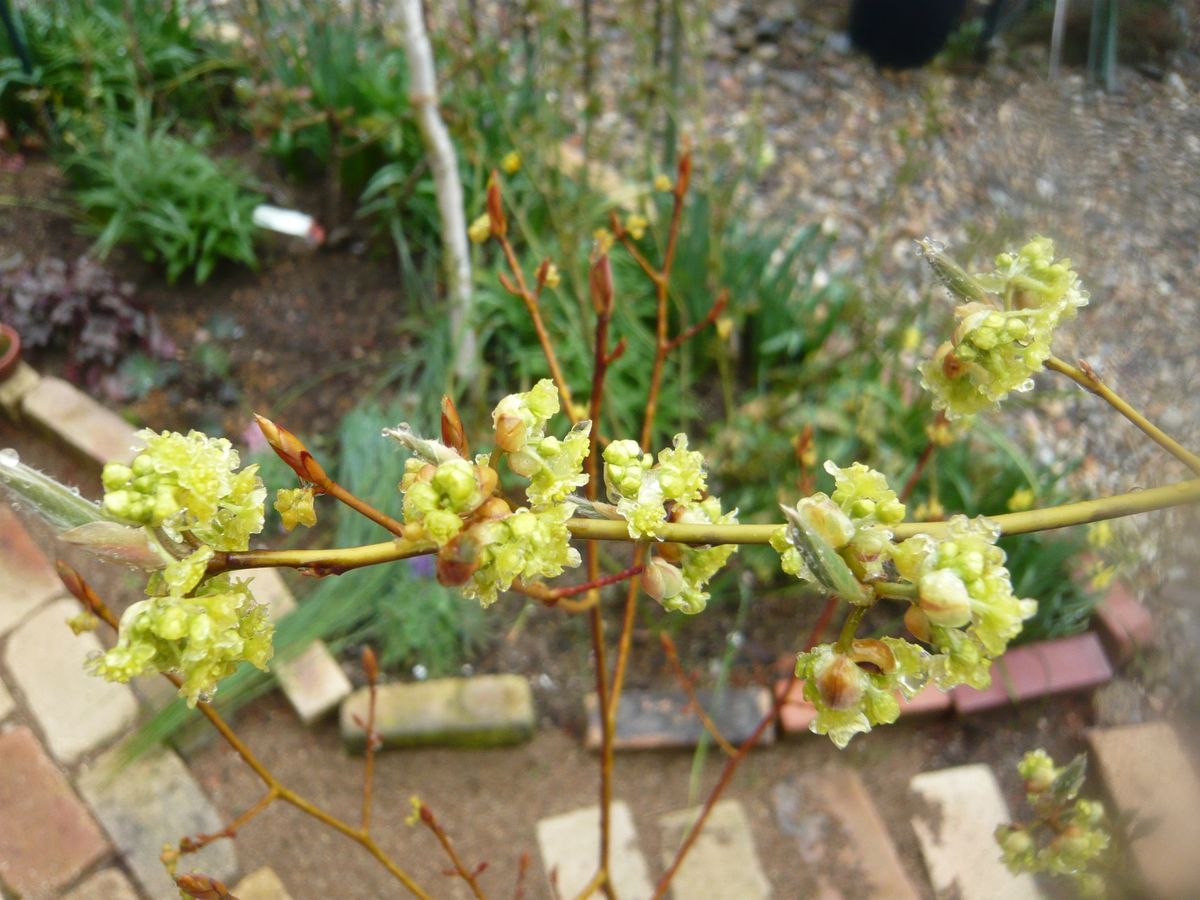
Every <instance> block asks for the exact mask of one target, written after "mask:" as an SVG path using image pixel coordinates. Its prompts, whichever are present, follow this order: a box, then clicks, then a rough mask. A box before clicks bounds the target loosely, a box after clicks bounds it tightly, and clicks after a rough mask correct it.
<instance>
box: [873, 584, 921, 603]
mask: <svg viewBox="0 0 1200 900" xmlns="http://www.w3.org/2000/svg"><path fill="white" fill-rule="evenodd" d="M871 588H872V589H873V590H874V591H875V593H876V594H878V595H879V596H880V597H884V598H886V599H888V600H916V599H917V586H916V585H915V584H903V583H901V582H897V581H876V582H873V583H872V584H871Z"/></svg>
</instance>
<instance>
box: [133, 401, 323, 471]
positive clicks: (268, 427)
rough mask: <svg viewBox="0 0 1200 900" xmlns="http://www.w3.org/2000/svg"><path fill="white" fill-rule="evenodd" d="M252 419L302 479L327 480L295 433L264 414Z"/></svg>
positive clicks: (272, 447)
mask: <svg viewBox="0 0 1200 900" xmlns="http://www.w3.org/2000/svg"><path fill="white" fill-rule="evenodd" d="M254 419H255V421H256V422H258V427H259V429H260V430H261V431H262V433H263V437H265V438H266V439H267V443H268V444H270V445H271V449H272V450H274V451H275V453H276V454H277V455H278V456H279V458H280V459H282V460H283V461H284V462H285V463H287V464H288V465H289V466H291V467H292V471H294V472H295V473H296V474H297V475H299V476H300V477H301V478H302V479H303V480H305V481H308V482H312V483H313V484H322V483H324V482H326V481H328V480H329V476H328V475H326V474H325V470H324V469H323V468H321V465H320V463H318V462H317V461H316V460H315V459H313V457H312V454H311V453H309V452H308V448H307V447H305V446H304V443H303V442H302V441H301V440H300V439H299V438H298V437H296V435H294V434H292V433H291V432H290V431H288V430H287V429H286V428H284V427H282V426H280V425H276V424H275V423H274V422H272V421H271V420H270V419H268V418H266V417H265V416H260V415H255V417H254ZM135 474H136V470H135Z"/></svg>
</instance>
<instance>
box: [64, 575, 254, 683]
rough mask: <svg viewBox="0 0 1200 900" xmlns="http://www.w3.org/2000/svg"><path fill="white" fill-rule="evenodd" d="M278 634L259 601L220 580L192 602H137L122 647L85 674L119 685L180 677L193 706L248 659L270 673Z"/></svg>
mask: <svg viewBox="0 0 1200 900" xmlns="http://www.w3.org/2000/svg"><path fill="white" fill-rule="evenodd" d="M184 583H186V579H185V581H184V582H179V584H184ZM189 589H190V588H189ZM273 632H274V627H273V626H272V624H271V621H270V619H269V618H268V617H267V610H266V607H265V606H262V605H260V604H257V603H255V602H254V598H253V597H252V596H251V594H250V589H249V587H248V586H247V585H246V583H245V582H240V581H234V580H232V579H231V578H230V577H229V576H228V575H219V576H217V577H215V578H210V579H208V580H207V581H205V582H204V583H203V584H201V585H200V587H199V588H198V589H196V591H195V592H194V593H193V594H192V595H191V596H179V595H176V594H167V595H165V596H159V597H149V598H147V599H145V600H141V601H139V602H137V603H134V604H133V605H132V606H130V607H129V609H127V610H126V611H125V614H124V615H123V616H121V623H120V636H119V638H118V640H117V645H116V646H115V647H113V648H112V649H111V650H108V651H107V652H105V653H102V654H97V655H95V656H93V657H92V658H91V659H89V660H88V663H87V668H88V671H89V672H91V673H92V674H94V675H99V676H101V677H103V678H106V679H108V680H109V681H121V682H126V681H129V679H130V678H132V677H134V676H135V675H141V674H143V673H146V672H175V673H178V674H179V675H180V677H182V679H183V684H182V685H181V687H180V693H181V694H182V695H183V696H184V697H186V698H187V701H188V705H190V706H195V704H196V702H197V701H198V700H203V699H207V698H208V697H210V696H211V695H212V693H213V692H214V691H215V690H216V689H217V682H219V681H220V680H221V679H222V678H226V677H228V676H229V675H232V674H233V673H234V671H235V670H236V669H237V667H238V664H239V663H241V662H242V661H243V660H244V661H246V662H249V663H251V664H252V665H254V666H257V667H258V668H260V669H263V670H265V669H266V667H267V661H268V660H269V659H270V658H271V654H272V652H273V651H272V646H271V637H272V634H273Z"/></svg>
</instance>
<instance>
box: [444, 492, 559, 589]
mask: <svg viewBox="0 0 1200 900" xmlns="http://www.w3.org/2000/svg"><path fill="white" fill-rule="evenodd" d="M574 512H575V507H574V506H573V505H572V504H570V503H561V504H559V505H557V506H551V507H548V508H546V509H542V510H537V511H534V510H529V509H518V510H516V511H515V512H514V513H513V514H512V515H510V516H506V517H505V518H503V519H498V520H493V521H488V522H482V523H479V524H478V525H475V526H473V527H472V528H471V529H470V530H468V531H467V532H466V534H464V535H463V537H462V539H461V541H462V543H463V544H465V545H466V546H465V547H462V548H460V551H461V552H462V555H464V556H465V557H466V558H467V559H470V560H472V561H473V563H477V564H478V567H477V568H475V570H474V571H473V572H472V574H471V576H470V578H469V579H468V580H467V581H466V583H465V584H464V585H463V593H464V594H465V595H466V596H467V597H477V598H478V599H479V603H480V605H482V606H490V605H491V604H492V603H494V602H496V598H497V597H498V596H499V594H500V592H501V591H506V590H508V589H509V587H511V586H512V583H513V581H514V580H515V579H516V578H525V579H531V578H554V577H556V576H558V575H561V574H562V573H563V571H564V570H565V569H568V568H574V567H576V566H578V565H579V564H580V562H581V559H580V556H579V551H578V550H576V549H575V548H574V547H572V546H571V533H570V532H569V531H568V530H567V524H566V523H567V520H568V519H570V518H571V516H572V515H573V514H574Z"/></svg>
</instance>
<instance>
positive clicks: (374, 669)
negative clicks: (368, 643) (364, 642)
mask: <svg viewBox="0 0 1200 900" xmlns="http://www.w3.org/2000/svg"><path fill="white" fill-rule="evenodd" d="M362 667H363V671H364V672H365V673H366V674H367V681H368V683H370V684H375V682H377V681H378V680H379V660H378V659H376V658H375V651H374V650H372V649H371V648H370V647H363V652H362Z"/></svg>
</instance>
